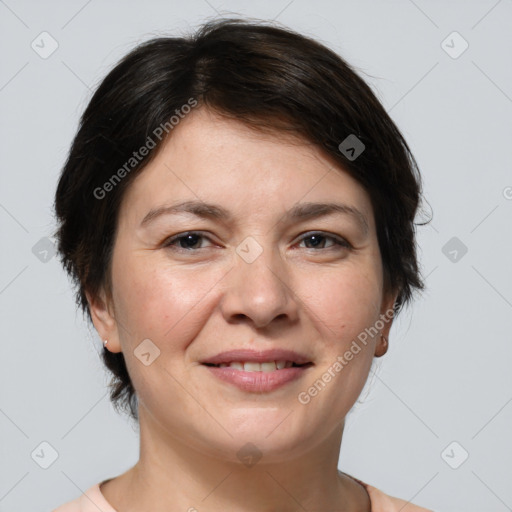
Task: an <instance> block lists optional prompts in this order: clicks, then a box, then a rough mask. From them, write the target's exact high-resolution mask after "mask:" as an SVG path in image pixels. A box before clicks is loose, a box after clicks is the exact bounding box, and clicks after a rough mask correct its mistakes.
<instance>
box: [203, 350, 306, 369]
mask: <svg viewBox="0 0 512 512" xmlns="http://www.w3.org/2000/svg"><path fill="white" fill-rule="evenodd" d="M271 361H274V362H276V363H277V362H280V361H284V362H285V363H291V364H292V366H302V365H305V364H312V361H311V359H310V358H308V357H307V356H306V355H304V354H301V353H298V352H295V351H293V350H284V349H272V350H263V351H257V350H248V349H235V350H229V351H227V352H221V353H219V354H217V355H215V356H212V357H209V358H208V359H204V360H203V361H201V363H202V364H206V365H209V366H219V365H221V364H226V365H230V364H231V363H237V362H238V363H260V364H261V363H269V362H271Z"/></svg>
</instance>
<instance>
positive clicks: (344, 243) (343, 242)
mask: <svg viewBox="0 0 512 512" xmlns="http://www.w3.org/2000/svg"><path fill="white" fill-rule="evenodd" d="M189 235H198V236H200V237H202V238H204V239H207V240H209V241H210V242H212V243H215V242H214V241H213V240H212V239H211V236H210V235H211V234H210V233H208V232H206V231H183V232H181V233H176V234H175V235H172V236H170V237H167V238H166V239H165V240H164V241H163V242H162V244H161V245H162V247H170V246H171V244H173V243H174V242H176V241H178V240H180V239H182V238H185V237H187V236H189ZM314 235H319V236H322V237H324V238H328V239H329V238H330V239H331V240H333V241H334V242H335V245H337V246H338V247H346V248H353V246H352V244H351V243H350V242H349V241H348V240H347V239H346V238H345V237H342V236H340V235H337V234H335V233H331V232H329V231H321V230H312V231H305V232H304V233H300V234H299V235H298V236H297V237H296V238H295V242H294V244H296V243H302V242H303V241H304V240H305V239H306V238H308V237H310V236H314ZM330 248H332V247H327V248H321V249H320V250H322V249H323V250H327V249H330ZM175 249H176V250H181V251H186V252H194V251H197V250H198V249H185V248H183V247H179V246H175ZM203 249H204V248H203ZM306 249H309V250H313V251H315V252H318V251H319V250H318V249H315V248H308V247H306Z"/></svg>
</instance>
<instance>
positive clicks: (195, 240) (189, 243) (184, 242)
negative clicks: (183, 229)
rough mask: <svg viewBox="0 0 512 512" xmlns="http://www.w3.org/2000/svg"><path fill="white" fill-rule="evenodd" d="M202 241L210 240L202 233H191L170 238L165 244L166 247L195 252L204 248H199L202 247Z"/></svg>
mask: <svg viewBox="0 0 512 512" xmlns="http://www.w3.org/2000/svg"><path fill="white" fill-rule="evenodd" d="M202 240H209V238H207V237H205V236H204V235H202V234H201V233H196V232H193V231H189V232H187V233H180V234H178V235H175V236H172V237H171V238H168V239H167V240H166V241H165V242H164V243H163V246H164V247H171V248H173V247H174V248H176V249H178V250H185V251H187V250H188V251H193V250H196V249H202V248H204V247H198V245H201V241H202Z"/></svg>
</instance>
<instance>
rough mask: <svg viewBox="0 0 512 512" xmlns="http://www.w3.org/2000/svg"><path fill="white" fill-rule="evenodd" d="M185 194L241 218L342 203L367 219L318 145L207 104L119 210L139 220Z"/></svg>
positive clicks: (362, 199) (358, 192)
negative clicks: (306, 205)
mask: <svg viewBox="0 0 512 512" xmlns="http://www.w3.org/2000/svg"><path fill="white" fill-rule="evenodd" d="M191 199H196V200H204V201H208V202H215V203H219V204H223V205H225V206H226V208H228V209H233V210H238V213H239V214H240V215H248V214H249V213H251V214H256V213H257V212H259V213H260V214H261V213H262V210H265V211H270V210H271V209H276V210H279V211H281V212H282V211H283V210H285V209H287V208H288V207H291V206H293V205H294V204H296V203H297V202H302V201H304V202H306V201H307V202H314V201H322V202H328V201H330V202H343V203H345V204H348V205H352V206H354V207H356V208H358V209H359V210H362V211H363V213H364V214H365V216H366V218H367V219H368V223H369V224H371V223H372V222H373V221H372V206H371V201H370V198H369V196H368V194H367V193H366V191H365V190H364V188H363V187H362V186H361V185H360V184H359V183H358V182H357V181H356V180H355V179H354V178H352V177H351V176H350V175H349V174H348V173H347V172H346V171H345V170H344V169H342V168H341V167H340V165H339V163H338V162H336V161H334V159H333V158H331V157H329V156H328V155H327V154H325V153H324V152H323V151H321V150H320V149H319V148H318V147H316V146H314V145H313V144H311V143H310V142H309V141H306V140H304V139H302V138H300V137H297V136H293V135H290V134H288V133H283V132H277V131H276V132H274V133H262V132H261V131H257V130H254V129H253V128H251V127H248V126H247V125H245V124H243V123H242V122H240V121H236V120H232V119H228V118H226V117H223V116H220V115H218V114H217V113H215V112H212V111H210V110H207V109H206V108H200V109H197V110H195V111H193V112H192V113H190V114H188V115H187V116H186V117H185V118H184V119H183V120H181V121H180V123H179V125H177V126H176V127H175V128H174V129H173V131H172V132H171V134H170V137H169V138H168V139H167V140H166V141H165V142H164V144H163V145H162V146H161V147H160V150H159V152H158V154H157V155H156V156H155V158H154V159H153V160H152V161H151V162H150V163H149V164H148V165H147V166H146V168H144V169H143V170H142V171H141V173H140V174H139V175H138V176H137V177H136V178H135V179H134V180H133V182H132V183H131V185H130V187H129V188H128V190H127V191H126V193H125V197H124V199H123V210H124V213H125V214H128V215H129V214H130V212H131V213H132V214H134V215H135V214H136V215H137V216H139V217H140V216H141V215H142V216H144V211H145V210H148V209H149V208H152V207H154V206H155V205H157V204H165V203H169V202H175V201H176V200H191ZM235 214H236V212H235Z"/></svg>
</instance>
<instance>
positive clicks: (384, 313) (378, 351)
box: [374, 294, 398, 357]
mask: <svg viewBox="0 0 512 512" xmlns="http://www.w3.org/2000/svg"><path fill="white" fill-rule="evenodd" d="M397 297H398V294H396V295H394V296H392V297H390V298H389V299H388V300H385V301H383V305H382V310H381V314H380V319H379V322H378V323H379V324H380V325H379V326H378V327H379V330H380V337H379V339H378V341H377V344H376V345H375V354H374V355H375V357H382V356H383V355H384V354H386V352H387V351H388V348H389V340H388V338H389V332H390V330H391V325H392V323H393V318H394V315H395V309H394V306H395V303H396V299H397Z"/></svg>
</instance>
